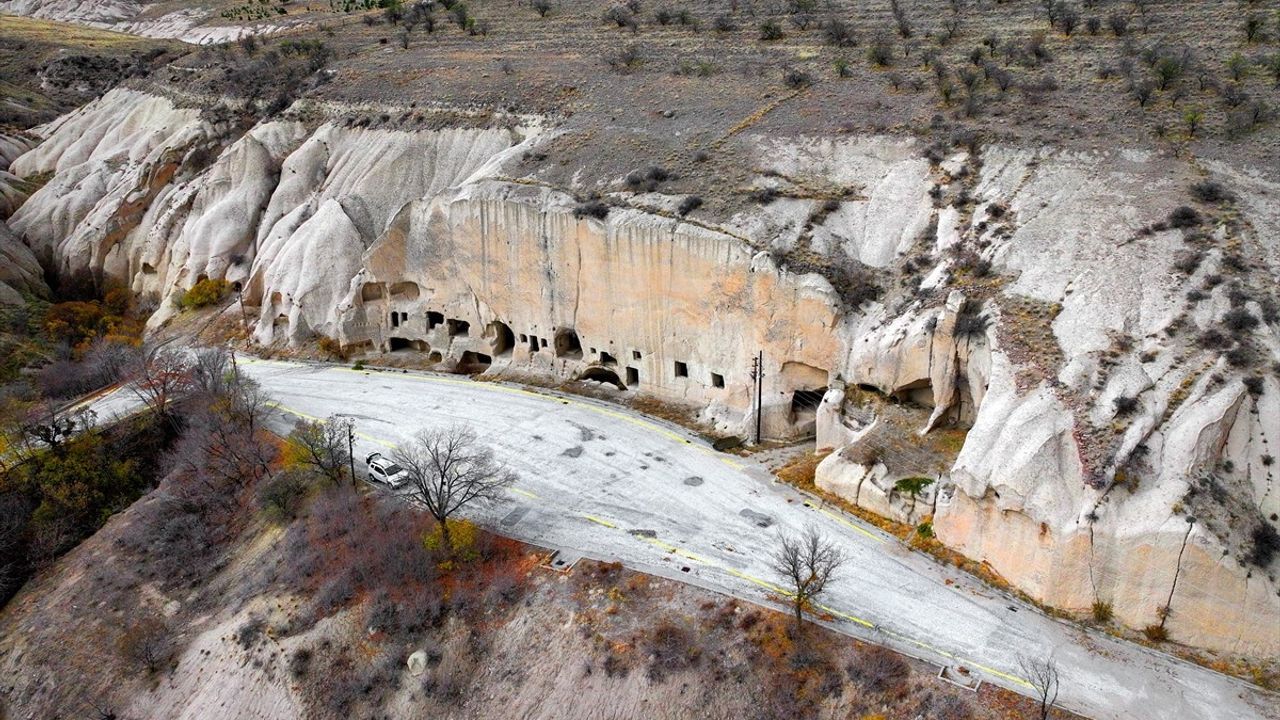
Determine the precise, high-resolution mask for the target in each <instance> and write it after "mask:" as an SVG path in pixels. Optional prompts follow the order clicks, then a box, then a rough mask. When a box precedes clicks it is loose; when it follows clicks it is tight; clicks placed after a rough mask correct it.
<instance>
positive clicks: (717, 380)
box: [711, 373, 724, 388]
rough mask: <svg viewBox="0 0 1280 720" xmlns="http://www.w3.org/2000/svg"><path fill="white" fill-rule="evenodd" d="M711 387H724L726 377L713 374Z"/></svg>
mask: <svg viewBox="0 0 1280 720" xmlns="http://www.w3.org/2000/svg"><path fill="white" fill-rule="evenodd" d="M711 387H717V388H722V387H724V376H723V375H721V374H720V373H711Z"/></svg>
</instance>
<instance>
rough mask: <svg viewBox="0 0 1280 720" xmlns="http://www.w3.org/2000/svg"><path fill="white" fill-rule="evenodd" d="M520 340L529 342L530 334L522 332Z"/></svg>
mask: <svg viewBox="0 0 1280 720" xmlns="http://www.w3.org/2000/svg"><path fill="white" fill-rule="evenodd" d="M520 342H522V343H527V342H529V336H528V335H525V334H524V333H520Z"/></svg>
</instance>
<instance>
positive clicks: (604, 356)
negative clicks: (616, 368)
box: [600, 350, 618, 365]
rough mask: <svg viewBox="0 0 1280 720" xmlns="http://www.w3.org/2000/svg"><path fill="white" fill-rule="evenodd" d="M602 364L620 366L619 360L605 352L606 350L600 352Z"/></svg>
mask: <svg viewBox="0 0 1280 720" xmlns="http://www.w3.org/2000/svg"><path fill="white" fill-rule="evenodd" d="M600 363H601V364H602V365H617V364H618V360H617V358H615V357H614V356H612V355H610V354H609V353H607V352H605V351H604V350H601V351H600Z"/></svg>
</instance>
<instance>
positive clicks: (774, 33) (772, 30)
mask: <svg viewBox="0 0 1280 720" xmlns="http://www.w3.org/2000/svg"><path fill="white" fill-rule="evenodd" d="M782 38H783V33H782V26H781V25H779V24H778V23H776V22H774V21H773V20H765V21H764V22H762V23H760V39H761V40H763V41H765V42H772V41H774V40H781V39H782Z"/></svg>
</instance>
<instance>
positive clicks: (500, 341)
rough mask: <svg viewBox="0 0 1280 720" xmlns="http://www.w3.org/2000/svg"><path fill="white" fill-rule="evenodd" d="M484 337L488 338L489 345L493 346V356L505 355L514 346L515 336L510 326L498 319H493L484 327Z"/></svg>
mask: <svg viewBox="0 0 1280 720" xmlns="http://www.w3.org/2000/svg"><path fill="white" fill-rule="evenodd" d="M484 334H485V337H487V338H489V346H490V347H492V348H493V354H494V356H495V357H507V356H509V355H510V354H511V349H512V348H513V347H515V344H516V336H515V334H514V333H512V332H511V328H510V327H509V326H508V325H507V324H506V323H504V322H502V321H500V320H494V321H493V322H491V323H489V326H488V327H487V328H485V331H484Z"/></svg>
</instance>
